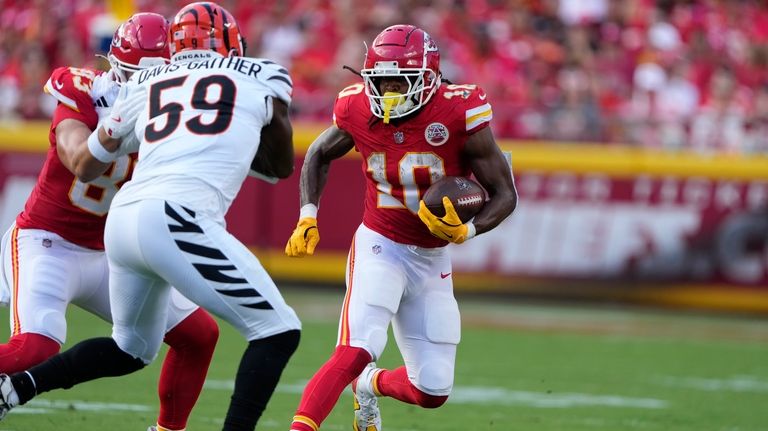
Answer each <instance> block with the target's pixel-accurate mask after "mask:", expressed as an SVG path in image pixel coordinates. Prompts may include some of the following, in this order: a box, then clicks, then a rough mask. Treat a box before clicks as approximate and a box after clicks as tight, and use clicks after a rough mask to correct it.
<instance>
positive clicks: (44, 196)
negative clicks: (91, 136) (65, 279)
mask: <svg viewBox="0 0 768 431" xmlns="http://www.w3.org/2000/svg"><path fill="white" fill-rule="evenodd" d="M101 73H102V72H100V71H94V70H90V69H78V68H74V67H60V68H58V69H56V70H54V71H53V73H52V74H51V77H50V79H49V80H48V82H47V83H46V84H45V91H46V92H47V93H49V94H50V95H51V96H53V97H55V98H56V100H58V101H59V104H58V106H57V107H56V111H55V112H54V114H53V121H51V128H50V132H49V134H48V140H49V142H50V147H49V148H48V154H47V156H46V160H45V164H44V165H43V169H42V171H40V175H39V177H38V179H37V184H36V185H35V188H34V189H33V190H32V194H31V195H30V196H29V198H28V199H27V202H26V204H25V205H24V211H22V212H21V214H19V216H18V217H17V218H16V225H17V226H18V227H20V228H26V229H43V230H46V231H50V232H54V233H56V234H58V235H61V237H63V238H64V239H66V240H67V241H70V242H72V243H75V244H77V245H80V246H82V247H87V248H92V249H97V250H103V249H104V222H105V221H106V214H107V210H108V209H109V204H110V203H111V202H112V198H113V197H114V195H115V193H116V192H117V189H118V188H119V186H120V185H122V184H123V183H124V182H125V181H127V179H128V177H129V176H130V171H131V169H132V167H133V158H132V157H127V156H125V157H120V158H119V159H118V160H116V161H115V162H114V163H113V164H112V166H110V168H109V169H107V171H106V172H105V173H104V175H102V176H101V177H99V178H97V179H95V180H93V181H91V182H89V183H83V182H81V181H79V180H78V179H77V177H76V176H75V175H74V174H73V173H72V172H70V171H69V169H67V167H66V166H64V164H62V162H61V160H59V156H58V154H57V152H56V126H58V125H59V123H60V122H62V121H63V120H66V119H68V118H71V119H74V120H78V121H81V122H83V123H84V124H85V125H87V126H88V128H90V129H91V130H93V129H95V128H96V125H97V123H98V120H99V116H98V114H97V109H101V108H108V106H107V100H106V99H105V98H104V97H102V96H98V97H96V96H94V95H92V94H91V86H92V83H93V79H94V78H95V77H96V76H97V75H99V74H101Z"/></svg>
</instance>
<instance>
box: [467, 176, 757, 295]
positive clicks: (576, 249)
mask: <svg viewBox="0 0 768 431" xmlns="http://www.w3.org/2000/svg"><path fill="white" fill-rule="evenodd" d="M517 174H518V175H517V176H516V177H517V181H516V184H517V188H518V192H519V193H520V203H519V207H518V209H517V211H516V212H515V213H514V216H513V217H511V218H510V219H508V220H507V221H506V222H505V223H503V224H502V225H501V226H499V227H498V228H497V231H496V232H495V233H494V234H493V235H481V236H479V237H477V238H476V239H475V240H472V241H469V242H468V243H467V244H466V245H463V246H461V247H455V248H453V249H452V253H453V256H454V266H455V268H456V270H461V271H468V272H481V271H493V272H498V273H503V274H508V275H518V276H519V275H526V276H536V277H545V278H581V279H585V278H586V279H589V278H598V279H606V278H607V279H616V278H622V279H634V280H664V281H674V280H678V281H686V282H691V281H698V282H708V283H709V282H715V281H716V282H725V283H734V284H740V285H748V286H755V287H768V247H767V246H766V244H767V243H768V181H766V180H764V179H739V180H734V179H717V178H705V177H681V176H673V175H666V176H649V175H644V174H640V175H632V176H629V177H626V176H622V177H614V176H609V175H606V174H603V173H570V172H536V171H530V170H527V169H525V168H524V167H521V168H520V169H518V172H517ZM767 174H768V173H767Z"/></svg>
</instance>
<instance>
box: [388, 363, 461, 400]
mask: <svg viewBox="0 0 768 431" xmlns="http://www.w3.org/2000/svg"><path fill="white" fill-rule="evenodd" d="M375 383H376V384H375V387H374V391H375V392H378V393H380V394H381V395H383V396H385V397H392V398H394V399H396V400H400V401H403V402H406V403H408V404H416V405H417V406H421V407H424V408H428V409H430V408H436V407H440V406H441V405H443V404H444V403H445V401H446V400H447V399H448V396H447V395H443V396H436V395H430V394H427V393H424V392H422V391H420V390H419V389H418V388H417V387H416V386H413V383H411V381H410V380H408V371H407V370H406V369H405V367H400V368H396V369H394V370H382V371H381V372H380V373H379V375H378V376H377V378H376V382H375Z"/></svg>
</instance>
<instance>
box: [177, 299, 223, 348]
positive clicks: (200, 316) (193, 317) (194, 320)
mask: <svg viewBox="0 0 768 431" xmlns="http://www.w3.org/2000/svg"><path fill="white" fill-rule="evenodd" d="M218 340H219V325H218V324H217V323H216V320H214V318H213V317H211V315H210V314H208V313H207V312H206V311H205V310H203V309H202V308H198V309H197V310H195V312H194V313H192V314H190V315H189V316H187V318H186V319H184V320H182V321H181V322H179V324H178V325H176V327H174V328H173V329H171V330H170V331H168V333H167V334H165V339H164V341H165V343H166V344H168V345H169V346H171V347H174V348H188V349H194V350H195V351H210V352H211V353H213V350H214V349H215V347H216V342H217V341H218Z"/></svg>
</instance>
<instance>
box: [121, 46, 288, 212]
mask: <svg viewBox="0 0 768 431" xmlns="http://www.w3.org/2000/svg"><path fill="white" fill-rule="evenodd" d="M125 87H126V88H125V89H124V91H125V92H126V94H125V95H124V96H125V102H126V103H125V106H140V105H141V104H143V107H142V108H140V109H131V110H130V112H131V113H133V114H132V115H130V114H129V117H127V118H121V119H120V120H121V121H128V122H129V123H128V125H131V124H132V123H130V122H135V128H134V130H135V134H136V137H137V138H138V140H139V141H140V146H139V163H138V164H137V165H136V169H135V170H134V173H133V179H132V180H131V181H129V182H128V183H127V184H126V185H125V186H123V187H122V188H121V189H120V191H119V192H118V193H117V196H116V197H115V199H114V201H113V203H112V205H113V206H115V207H116V206H120V205H125V204H127V203H131V202H136V201H139V200H145V199H163V200H168V201H173V202H176V203H178V204H181V205H183V206H185V207H187V208H190V209H193V210H195V211H200V212H203V213H205V214H208V215H209V216H210V217H213V218H214V219H219V220H223V217H224V214H225V213H226V212H227V210H228V209H229V206H230V205H231V204H232V201H233V200H234V198H235V196H236V195H237V193H238V191H239V190H240V187H241V185H242V183H243V181H244V180H245V178H246V176H247V175H248V171H249V169H250V165H251V161H252V160H253V158H254V156H255V155H256V151H257V150H258V148H259V143H260V137H261V129H262V127H264V126H266V125H267V124H269V123H270V121H271V119H272V99H273V98H278V99H280V100H282V101H283V102H285V103H287V104H290V101H291V92H292V82H291V78H290V76H289V74H288V71H287V70H285V69H284V68H283V67H281V66H280V65H278V64H275V63H274V62H272V61H270V60H266V59H257V58H248V57H222V56H220V55H218V54H216V53H214V52H212V51H193V52H182V53H179V54H177V55H175V56H174V57H173V58H172V59H171V63H170V64H167V65H162V66H158V67H155V68H152V69H146V70H143V71H141V72H137V73H135V74H134V75H133V76H132V77H131V79H130V80H129V81H128V83H126V84H125ZM120 114H121V113H113V117H114V116H115V115H120Z"/></svg>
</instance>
